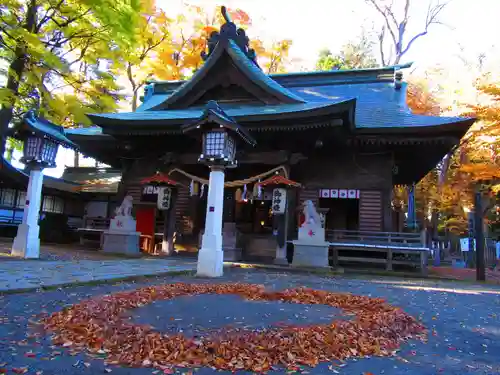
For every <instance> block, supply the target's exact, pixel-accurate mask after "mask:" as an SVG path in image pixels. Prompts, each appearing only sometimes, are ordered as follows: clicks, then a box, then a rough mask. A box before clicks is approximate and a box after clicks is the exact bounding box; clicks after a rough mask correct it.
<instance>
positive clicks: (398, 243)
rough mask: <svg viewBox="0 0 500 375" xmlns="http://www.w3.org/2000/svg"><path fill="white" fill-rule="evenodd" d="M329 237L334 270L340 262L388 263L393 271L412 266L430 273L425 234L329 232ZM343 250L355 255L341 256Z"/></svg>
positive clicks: (327, 233)
mask: <svg viewBox="0 0 500 375" xmlns="http://www.w3.org/2000/svg"><path fill="white" fill-rule="evenodd" d="M325 235H326V237H327V241H328V242H329V244H330V246H329V247H330V250H331V251H332V256H331V261H332V264H333V266H334V267H337V266H338V265H339V263H340V262H359V263H375V264H385V268H386V270H387V271H392V270H393V266H394V265H409V266H416V267H418V268H420V271H421V273H422V274H423V275H426V274H427V262H428V257H429V249H428V248H427V247H426V246H425V232H423V233H404V232H375V231H354V230H327V231H326V233H325ZM340 251H349V252H351V253H352V254H350V255H351V256H340V255H339V252H340ZM363 253H364V254H363ZM370 253H372V254H373V253H383V254H384V256H383V258H380V257H370V256H367V255H368V254H370ZM358 254H359V255H360V256H357V255H358ZM363 255H364V256H363ZM397 255H403V257H404V258H405V259H394V258H395V256H397Z"/></svg>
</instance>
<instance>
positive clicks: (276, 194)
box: [271, 188, 286, 215]
mask: <svg viewBox="0 0 500 375" xmlns="http://www.w3.org/2000/svg"><path fill="white" fill-rule="evenodd" d="M285 208H286V189H281V188H276V189H274V190H273V200H272V204H271V210H272V212H273V215H276V214H284V213H285Z"/></svg>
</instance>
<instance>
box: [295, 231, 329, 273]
mask: <svg viewBox="0 0 500 375" xmlns="http://www.w3.org/2000/svg"><path fill="white" fill-rule="evenodd" d="M328 247H329V243H328V242H326V241H325V229H324V228H322V227H321V224H319V225H316V224H314V223H304V224H303V225H302V226H301V227H300V228H299V236H298V239H297V240H295V241H293V248H294V250H293V261H292V266H293V267H311V268H329V267H330V266H329V264H328Z"/></svg>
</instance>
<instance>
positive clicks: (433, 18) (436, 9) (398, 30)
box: [365, 0, 448, 65]
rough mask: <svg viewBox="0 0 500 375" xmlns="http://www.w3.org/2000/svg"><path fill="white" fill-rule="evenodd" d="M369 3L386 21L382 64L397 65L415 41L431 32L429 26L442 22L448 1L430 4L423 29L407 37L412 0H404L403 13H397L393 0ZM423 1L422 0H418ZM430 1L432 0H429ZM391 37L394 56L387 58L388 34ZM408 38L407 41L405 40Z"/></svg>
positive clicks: (381, 33) (382, 32) (380, 36)
mask: <svg viewBox="0 0 500 375" xmlns="http://www.w3.org/2000/svg"><path fill="white" fill-rule="evenodd" d="M365 1H366V2H367V3H368V4H370V5H372V6H373V8H374V9H375V10H376V11H377V13H379V15H380V16H381V17H382V19H383V21H384V25H383V26H382V30H381V32H380V34H379V37H378V39H379V43H380V58H381V61H382V65H386V64H389V65H397V64H399V63H400V62H401V59H402V58H403V56H404V55H405V54H406V53H407V52H408V51H409V49H410V48H411V46H412V45H413V43H415V41H416V40H418V39H420V38H421V37H423V36H425V35H427V34H428V32H429V27H430V26H431V25H437V24H441V22H440V21H439V19H438V16H439V14H440V13H441V12H442V11H443V9H444V8H445V7H446V5H448V2H444V3H440V2H439V1H438V3H437V4H436V5H432V3H430V4H429V7H428V8H427V14H426V17H425V23H424V26H423V28H422V31H420V32H417V33H416V34H414V35H413V36H412V37H409V38H407V35H406V34H407V26H408V21H409V20H410V7H411V4H412V0H404V1H405V4H404V8H403V13H402V15H399V17H398V15H396V12H395V10H394V8H393V2H391V3H390V4H386V3H385V2H384V1H383V0H365ZM418 1H422V0H418ZM429 1H430V0H429ZM387 35H389V37H390V44H391V50H392V51H393V56H394V58H393V59H392V58H387V57H386V55H385V52H384V42H385V39H386V36H387ZM405 40H408V42H407V43H405V42H404V41H405Z"/></svg>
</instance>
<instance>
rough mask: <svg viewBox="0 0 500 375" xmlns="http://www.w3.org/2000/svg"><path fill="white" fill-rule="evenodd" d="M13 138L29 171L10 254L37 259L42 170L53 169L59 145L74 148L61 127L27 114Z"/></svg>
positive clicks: (31, 112)
mask: <svg viewBox="0 0 500 375" xmlns="http://www.w3.org/2000/svg"><path fill="white" fill-rule="evenodd" d="M13 137H15V138H17V139H19V140H21V141H23V143H24V144H23V156H22V158H21V162H23V163H24V164H25V165H26V169H27V170H29V171H30V176H29V183H28V191H27V193H26V203H25V207H24V213H23V220H22V223H21V224H20V225H19V226H18V228H17V235H16V238H15V239H14V243H13V245H12V255H14V256H19V257H21V258H35V259H36V258H39V256H40V238H39V233H40V227H39V225H38V219H39V215H40V201H41V197H42V184H43V172H42V171H43V169H44V168H54V167H55V166H56V156H57V150H58V148H59V145H63V146H65V147H69V148H73V149H76V148H77V147H76V145H75V144H74V143H73V142H71V141H70V140H69V139H68V138H67V137H66V135H65V132H64V128H63V127H62V126H58V125H55V124H53V123H51V122H49V121H47V120H45V119H43V118H40V117H37V116H36V115H35V112H34V111H29V112H28V113H27V115H26V116H25V117H24V119H23V121H22V123H21V124H20V126H18V127H16V129H15V131H14V133H13Z"/></svg>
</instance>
